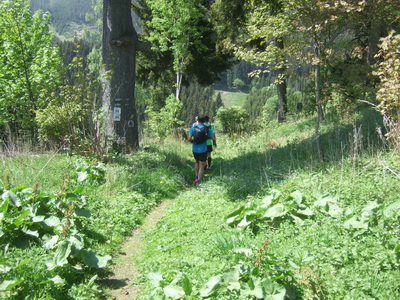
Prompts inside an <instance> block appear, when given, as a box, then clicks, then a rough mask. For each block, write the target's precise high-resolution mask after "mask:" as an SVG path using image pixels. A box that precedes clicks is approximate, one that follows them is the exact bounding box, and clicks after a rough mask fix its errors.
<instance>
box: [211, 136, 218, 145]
mask: <svg viewBox="0 0 400 300" xmlns="http://www.w3.org/2000/svg"><path fill="white" fill-rule="evenodd" d="M211 139H212V141H213V145H214V147H217V139H216V138H215V136H213V137H212V138H211Z"/></svg>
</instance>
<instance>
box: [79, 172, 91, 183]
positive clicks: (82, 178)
mask: <svg viewBox="0 0 400 300" xmlns="http://www.w3.org/2000/svg"><path fill="white" fill-rule="evenodd" d="M88 176H89V174H88V172H86V171H85V172H78V182H82V181H85V180H86V179H87V178H88Z"/></svg>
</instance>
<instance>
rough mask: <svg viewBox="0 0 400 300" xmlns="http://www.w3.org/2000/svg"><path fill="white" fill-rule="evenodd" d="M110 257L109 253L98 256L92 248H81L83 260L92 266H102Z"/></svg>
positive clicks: (105, 264)
mask: <svg viewBox="0 0 400 300" xmlns="http://www.w3.org/2000/svg"><path fill="white" fill-rule="evenodd" d="M110 259H111V256H110V255H106V256H100V255H98V254H97V253H96V252H94V251H92V250H83V261H84V262H85V264H87V265H88V266H89V267H92V268H104V267H105V266H107V262H108V261H109V260H110Z"/></svg>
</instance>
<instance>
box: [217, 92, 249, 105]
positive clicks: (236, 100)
mask: <svg viewBox="0 0 400 300" xmlns="http://www.w3.org/2000/svg"><path fill="white" fill-rule="evenodd" d="M216 92H217V93H218V92H220V93H221V98H222V102H223V103H224V106H225V107H231V106H234V105H235V106H239V107H242V106H243V104H244V102H245V101H246V97H247V95H248V94H246V93H242V92H227V91H221V90H216Z"/></svg>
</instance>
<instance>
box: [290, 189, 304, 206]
mask: <svg viewBox="0 0 400 300" xmlns="http://www.w3.org/2000/svg"><path fill="white" fill-rule="evenodd" d="M290 196H291V197H292V198H293V200H294V201H295V202H296V203H297V204H298V205H300V204H301V203H302V202H303V194H302V193H301V192H300V191H294V192H293V193H291V194H290Z"/></svg>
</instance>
